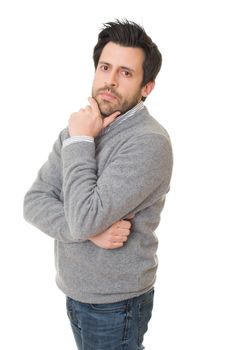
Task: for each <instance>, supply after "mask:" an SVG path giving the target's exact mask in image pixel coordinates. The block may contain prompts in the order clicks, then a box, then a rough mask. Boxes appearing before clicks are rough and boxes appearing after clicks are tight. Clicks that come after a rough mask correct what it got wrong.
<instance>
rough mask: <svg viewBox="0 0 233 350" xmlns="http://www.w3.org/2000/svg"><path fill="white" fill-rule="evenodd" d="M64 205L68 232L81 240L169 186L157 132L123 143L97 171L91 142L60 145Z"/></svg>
mask: <svg viewBox="0 0 233 350" xmlns="http://www.w3.org/2000/svg"><path fill="white" fill-rule="evenodd" d="M62 160H63V176H64V180H63V191H64V209H65V215H66V218H67V222H68V224H69V227H70V231H71V233H72V235H73V237H76V238H77V237H78V238H79V239H80V238H81V239H86V238H87V237H90V236H91V235H94V234H97V233H100V232H102V231H104V230H105V229H107V228H108V227H109V226H111V225H112V224H113V223H114V222H116V221H118V220H120V219H122V218H124V217H126V216H127V215H128V214H129V213H132V212H133V211H135V209H136V208H137V207H138V206H140V204H142V203H143V202H144V201H145V200H146V199H147V198H148V197H149V196H150V195H151V194H152V193H153V194H154V193H155V197H156V196H157V197H158V200H159V198H161V196H163V195H165V193H166V192H167V191H168V189H169V182H170V177H171V168H172V152H171V146H170V142H169V140H168V139H167V138H166V137H164V136H162V135H157V134H151V135H146V136H144V137H142V136H141V137H138V138H135V139H134V140H133V141H129V142H127V143H126V145H125V146H124V147H122V149H121V151H119V152H118V153H117V155H116V156H115V157H114V158H113V159H112V160H111V162H110V163H109V165H108V166H106V167H105V169H104V171H103V172H102V174H101V175H100V176H97V161H96V158H95V144H92V143H87V142H85V143H73V144H70V145H69V146H67V147H65V148H63V149H62Z"/></svg>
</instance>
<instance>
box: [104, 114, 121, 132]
mask: <svg viewBox="0 0 233 350" xmlns="http://www.w3.org/2000/svg"><path fill="white" fill-rule="evenodd" d="M120 114H121V112H119V111H117V112H114V113H113V114H111V115H110V116H109V117H106V118H104V121H103V128H106V127H107V126H108V125H109V124H111V123H112V122H113V121H114V120H115V119H116V118H117V117H118V116H119V115H120Z"/></svg>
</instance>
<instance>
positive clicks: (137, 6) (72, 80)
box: [0, 0, 233, 350]
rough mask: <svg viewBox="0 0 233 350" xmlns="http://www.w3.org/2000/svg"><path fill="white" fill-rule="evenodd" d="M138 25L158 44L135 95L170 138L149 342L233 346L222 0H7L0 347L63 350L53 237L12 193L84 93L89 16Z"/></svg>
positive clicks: (228, 43)
mask: <svg viewBox="0 0 233 350" xmlns="http://www.w3.org/2000/svg"><path fill="white" fill-rule="evenodd" d="M123 17H126V18H128V19H130V20H134V21H136V22H138V23H140V24H143V25H144V27H145V29H146V31H147V32H148V34H149V35H150V36H151V37H152V38H153V40H154V41H155V42H156V43H157V44H158V46H159V48H160V50H161V52H162V54H163V59H164V60H163V67H162V70H161V73H160V74H159V77H158V79H157V85H156V89H155V90H154V91H153V93H152V95H151V96H150V97H149V98H148V100H147V101H146V105H147V107H148V108H149V110H150V112H151V113H152V114H153V116H155V117H156V119H158V120H159V121H160V122H161V123H162V124H163V125H164V126H165V127H166V129H167V130H168V131H169V133H170V136H171V138H172V142H173V148H174V172H173V178H172V183H171V191H170V193H169V195H168V196H167V202H166V206H165V209H164V211H163V214H162V221H161V224H160V226H159V228H158V230H157V235H158V237H159V241H160V245H159V250H158V255H159V262H160V264H159V271H158V279H157V282H156V289H155V290H156V293H155V306H154V312H153V319H152V321H151V323H150V328H149V331H148V333H147V336H146V339H145V346H146V349H148V350H152V349H153V350H154V349H156V350H168V349H177V350H187V349H188V350H194V349H195V350H196V349H198V350H207V349H212V350H213V349H223V350H232V349H233V338H232V323H233V302H232V296H233V283H232V275H233V274H232V268H233V257H232V255H233V254H232V250H233V247H232V246H233V239H232V235H233V227H232V226H233V225H232V216H233V214H232V195H233V191H232V178H233V171H232V150H233V144H232V125H231V119H232V117H233V113H232V112H233V108H232V100H233V99H232V81H233V70H232V64H233V63H232V62H233V50H232V34H231V33H232V31H233V27H232V11H231V9H230V1H226V0H221V1H215V0H211V1H208V0H206V1H205V0H196V1H189V0H177V1H172V0H171V1H169V0H160V1H156V0H155V1H151V2H150V1H146V0H145V1H132V2H130V1H126V0H124V1H122V0H118V1H116V2H113V1H102V0H99V1H96V2H93V3H92V2H91V1H82V2H79V1H77V0H76V1H75V0H66V1H65V0H63V1H62V0H56V1H55V0H40V1H39V0H38V1H35V0H21V1H16V0H7V1H1V4H0V61H1V65H0V109H1V110H0V117H1V134H0V142H1V145H0V152H1V155H0V161H1V172H0V176H1V182H0V183H1V204H2V205H1V245H0V268H1V272H0V278H1V279H0V282H1V286H0V292H1V298H0V303H1V304H0V318H1V328H0V332H1V338H0V348H1V349H4V350H8V349H24V350H28V349H30V350H31V349H33V350H39V349H40V350H41V349H56V350H59V349H70V350H71V349H75V343H74V340H73V336H72V334H71V330H70V327H69V323H68V319H67V317H66V311H65V299H64V296H63V294H62V293H61V292H60V291H59V290H58V289H57V287H56V285H55V281H54V279H55V268H54V261H53V241H52V240H51V239H50V238H49V237H47V236H46V235H44V234H42V233H41V232H40V231H38V230H36V229H35V228H33V227H32V226H31V225H29V224H27V223H26V222H25V221H24V220H23V218H22V201H23V196H24V194H25V192H26V191H27V190H28V188H29V186H30V185H31V183H32V182H33V180H34V178H35V176H36V173H37V170H38V169H39V167H40V166H41V165H42V164H43V163H44V161H45V160H46V159H47V156H48V153H49V151H50V150H51V147H52V144H53V142H54V141H55V139H56V137H57V135H58V133H59V132H60V130H61V129H62V128H63V127H65V126H66V125H67V120H68V117H69V115H70V113H71V112H73V111H75V110H77V109H78V108H80V107H82V106H83V105H84V104H86V98H87V96H89V95H90V90H91V83H92V76H93V72H94V69H93V63H92V49H93V47H94V45H95V43H96V39H97V34H98V32H99V29H100V28H101V24H102V23H103V22H106V21H111V20H114V19H115V18H123Z"/></svg>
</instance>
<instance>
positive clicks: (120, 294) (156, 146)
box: [24, 107, 172, 304]
mask: <svg viewBox="0 0 233 350" xmlns="http://www.w3.org/2000/svg"><path fill="white" fill-rule="evenodd" d="M67 138H69V133H68V129H67V128H66V129H64V130H63V131H62V132H61V133H60V135H59V138H58V139H57V141H56V142H55V144H54V146H53V150H52V152H51V153H50V155H49V158H48V160H47V162H46V163H45V164H44V165H43V166H42V168H41V169H40V170H39V173H38V176H37V179H36V180H35V182H34V183H33V185H32V187H31V188H30V189H29V191H28V192H27V193H26V195H25V198H24V217H25V219H26V220H27V221H28V222H30V223H31V224H32V225H34V226H36V227H37V228H39V229H40V230H41V231H43V232H45V233H46V234H48V235H49V236H51V237H52V238H54V240H55V262H56V271H57V277H56V281H57V285H58V287H59V288H60V289H61V290H62V291H63V292H64V293H65V294H66V295H68V296H69V297H71V298H73V299H76V300H79V301H81V302H86V303H96V304H97V303H110V302H117V301H120V300H124V299H128V298H131V297H135V296H139V295H140V294H142V293H145V292H146V291H148V290H149V289H150V288H151V287H152V286H153V285H154V282H155V278H156V270H157V257H156V250H157V245H158V241H157V238H156V235H155V233H154V231H155V229H156V227H157V226H158V224H159V221H160V213H161V211H162V209H163V206H164V201H165V195H166V193H167V192H168V190H169V183H170V178H171V172H172V149H171V144H170V140H169V136H168V134H167V132H166V131H165V130H164V128H163V127H162V126H161V125H160V124H159V123H158V122H157V121H156V120H155V119H154V118H152V117H151V116H150V115H149V113H148V110H147V109H146V107H144V108H143V109H142V110H140V111H138V112H136V113H135V114H134V115H133V117H131V118H128V119H127V120H125V121H124V122H123V123H119V122H118V121H117V120H116V121H114V122H113V123H112V125H111V127H109V128H108V129H106V130H105V132H103V133H102V134H101V135H100V136H98V137H96V138H95V142H94V143H91V142H76V143H72V144H69V145H68V146H66V147H62V144H63V141H64V140H65V139H67ZM130 214H134V215H135V216H134V219H133V220H132V228H131V234H130V236H129V239H128V241H127V242H126V243H125V244H124V246H123V247H122V248H118V249H113V250H107V249H102V248H99V247H97V246H95V245H94V244H93V243H92V242H91V241H90V240H88V238H89V237H91V236H92V235H96V234H97V233H101V232H103V231H104V230H106V229H107V228H108V227H110V226H111V225H112V224H113V223H114V222H116V221H118V220H120V219H122V218H125V217H127V216H128V215H130Z"/></svg>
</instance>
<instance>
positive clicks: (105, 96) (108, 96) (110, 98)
mask: <svg viewBox="0 0 233 350" xmlns="http://www.w3.org/2000/svg"><path fill="white" fill-rule="evenodd" d="M99 96H100V97H101V98H102V99H103V100H106V101H114V100H116V99H117V97H116V96H115V95H113V94H110V93H109V92H105V91H103V92H100V93H99Z"/></svg>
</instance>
